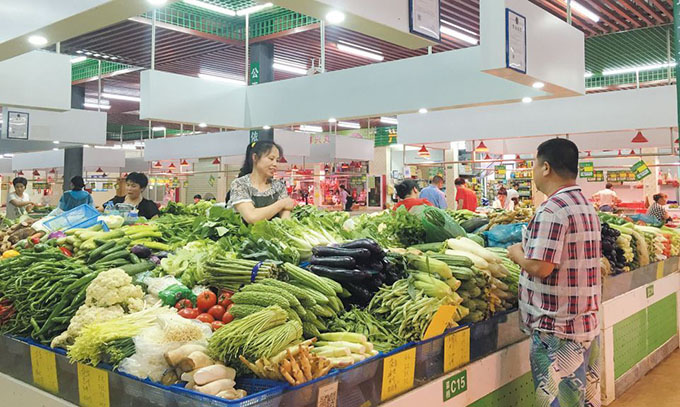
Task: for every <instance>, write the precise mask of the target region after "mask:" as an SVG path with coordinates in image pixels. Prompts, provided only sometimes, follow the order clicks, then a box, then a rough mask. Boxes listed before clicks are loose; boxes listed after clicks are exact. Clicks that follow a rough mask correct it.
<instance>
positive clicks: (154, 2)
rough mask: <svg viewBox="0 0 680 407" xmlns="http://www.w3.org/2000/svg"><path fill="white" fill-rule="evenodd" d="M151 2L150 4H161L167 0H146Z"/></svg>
mask: <svg viewBox="0 0 680 407" xmlns="http://www.w3.org/2000/svg"><path fill="white" fill-rule="evenodd" d="M146 1H148V2H149V4H151V5H152V6H162V5H163V4H165V3H166V2H167V1H168V0H146Z"/></svg>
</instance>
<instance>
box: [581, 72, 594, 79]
mask: <svg viewBox="0 0 680 407" xmlns="http://www.w3.org/2000/svg"><path fill="white" fill-rule="evenodd" d="M583 77H584V78H592V77H593V73H592V72H586V73H584V74H583Z"/></svg>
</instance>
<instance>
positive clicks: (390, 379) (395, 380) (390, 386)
mask: <svg viewBox="0 0 680 407" xmlns="http://www.w3.org/2000/svg"><path fill="white" fill-rule="evenodd" d="M415 373H416V348H411V349H408V350H405V351H403V352H399V353H397V354H394V355H392V356H388V357H386V358H385V360H383V377H382V392H381V394H380V400H381V401H385V400H387V399H390V398H392V397H394V396H396V395H398V394H401V393H403V392H405V391H407V390H410V389H411V388H412V387H413V379H414V377H415Z"/></svg>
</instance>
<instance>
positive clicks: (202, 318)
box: [196, 312, 215, 324]
mask: <svg viewBox="0 0 680 407" xmlns="http://www.w3.org/2000/svg"><path fill="white" fill-rule="evenodd" d="M196 320H198V321H201V322H205V323H208V324H209V323H211V322H213V321H215V318H213V316H212V315H210V314H208V313H207V312H204V313H202V314H200V315H199V316H197V317H196Z"/></svg>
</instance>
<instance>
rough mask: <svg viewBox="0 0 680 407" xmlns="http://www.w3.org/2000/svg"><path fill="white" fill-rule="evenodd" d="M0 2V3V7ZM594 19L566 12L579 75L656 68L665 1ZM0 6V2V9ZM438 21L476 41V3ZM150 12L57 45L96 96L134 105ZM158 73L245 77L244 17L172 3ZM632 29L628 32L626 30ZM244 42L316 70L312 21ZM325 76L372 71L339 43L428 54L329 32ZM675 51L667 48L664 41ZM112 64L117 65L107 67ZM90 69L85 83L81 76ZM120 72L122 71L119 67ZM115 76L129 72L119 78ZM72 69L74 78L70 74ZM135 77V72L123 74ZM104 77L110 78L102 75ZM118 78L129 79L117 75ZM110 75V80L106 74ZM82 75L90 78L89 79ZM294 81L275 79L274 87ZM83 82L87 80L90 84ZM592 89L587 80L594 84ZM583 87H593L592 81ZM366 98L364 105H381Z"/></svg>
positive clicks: (590, 1) (454, 44) (280, 25)
mask: <svg viewBox="0 0 680 407" xmlns="http://www.w3.org/2000/svg"><path fill="white" fill-rule="evenodd" d="M1 1H2V0H0V2H1ZM203 1H205V2H208V3H212V4H215V5H219V6H222V7H227V8H230V9H232V10H239V9H243V8H246V7H250V6H252V5H254V4H257V2H255V1H253V0H203ZM530 1H531V2H532V3H534V4H536V5H538V6H540V7H542V8H544V9H546V10H547V11H549V12H550V13H552V14H554V15H556V16H557V17H559V18H561V19H566V3H565V0H530ZM579 2H580V3H581V4H582V5H584V6H585V7H587V8H589V9H590V10H592V11H593V12H594V13H596V14H597V15H598V16H599V17H600V21H599V22H597V23H596V22H593V21H591V20H590V19H588V18H586V17H584V16H583V15H581V14H578V13H575V12H574V13H572V17H573V20H572V23H573V25H574V26H575V27H577V28H578V29H580V30H582V31H583V32H584V33H585V35H586V37H587V39H586V69H587V70H589V71H591V72H594V73H595V74H596V79H597V77H598V76H599V73H600V72H601V71H602V69H605V68H608V67H620V66H631V65H640V64H649V63H658V62H663V61H665V60H666V57H667V45H666V35H667V31H668V30H669V29H671V27H670V26H669V23H671V22H672V3H671V0H579ZM0 4H1V3H0ZM441 11H442V16H441V19H442V21H443V22H445V23H449V24H452V25H454V28H455V29H456V30H458V31H461V32H463V33H465V34H467V35H470V36H472V37H475V38H478V37H479V0H441ZM150 16H151V13H150V12H149V13H146V14H144V15H142V16H139V17H135V18H132V19H128V20H125V21H122V22H119V23H117V24H114V25H111V26H109V27H106V28H103V29H100V30H97V31H93V32H90V33H88V34H85V35H81V36H78V37H75V38H72V39H70V40H67V41H63V42H62V43H61V50H62V52H65V53H69V54H72V55H76V52H78V51H80V52H83V53H84V52H91V53H93V54H95V53H96V54H100V55H101V56H100V57H99V58H100V59H103V58H106V59H105V60H103V61H104V63H103V66H106V67H107V69H109V71H106V70H105V71H103V72H104V73H105V74H106V75H103V78H104V79H103V80H102V86H103V92H110V93H121V94H126V95H131V96H137V95H138V94H139V72H138V71H134V70H141V69H148V68H149V67H150V65H151V27H150V21H151V20H150ZM157 21H158V25H157V30H156V54H155V57H156V58H155V68H156V69H157V70H162V71H167V72H173V73H178V74H183V75H189V76H197V75H198V74H199V73H203V74H211V75H217V76H224V77H231V78H243V77H244V71H245V47H244V45H243V44H244V42H243V37H244V32H245V27H244V22H243V18H242V17H228V16H224V15H221V14H217V13H214V12H212V11H206V10H204V9H200V8H196V7H194V6H190V5H187V4H185V3H182V2H177V3H175V4H172V5H170V6H167V7H165V8H163V9H160V10H158V12H157ZM630 30H635V31H630ZM250 34H251V35H250V37H251V38H250V43H251V44H253V43H257V42H261V41H268V42H271V43H273V44H274V56H275V59H276V60H280V61H284V62H287V63H290V64H295V65H299V66H300V67H303V68H309V67H311V66H312V61H313V60H314V64H316V65H318V63H319V62H318V61H319V58H320V30H319V23H318V21H317V20H315V19H314V18H311V17H307V16H304V15H301V14H299V13H295V12H292V11H289V10H286V9H282V8H280V7H276V6H274V7H271V8H269V9H266V10H265V11H262V12H259V13H256V14H253V15H252V16H251V17H250ZM325 35H326V47H325V49H326V70H328V71H335V70H341V69H348V68H352V67H358V66H362V65H367V64H369V63H376V62H374V61H372V60H370V59H366V58H362V57H357V56H354V55H350V54H347V53H344V52H340V51H339V50H338V49H337V48H336V44H337V42H338V41H346V42H348V43H352V44H355V45H358V46H362V47H366V48H370V49H372V50H376V51H378V52H380V53H382V54H383V56H384V61H393V60H397V59H403V58H409V57H414V56H419V55H424V54H426V53H427V52H428V51H427V49H420V50H410V49H407V48H404V47H400V46H398V45H395V44H391V43H388V42H385V41H382V40H379V39H376V38H372V37H369V36H367V35H364V34H361V33H358V32H354V31H351V30H348V29H344V28H342V27H338V26H327V27H326V31H325ZM671 42H672V41H671ZM468 46H471V44H469V43H466V42H464V41H461V40H459V39H456V38H452V37H448V36H443V40H442V42H441V44H439V45H437V46H435V47H433V50H432V51H433V52H443V51H449V50H453V49H458V48H464V47H468ZM111 59H115V64H112V63H111ZM85 64H90V67H89V69H90V71H89V72H90V74H88V73H87V72H86V70H85V69H84V68H83V67H84V65H85ZM117 64H121V65H117ZM95 66H96V64H94V65H92V62H91V61H86V62H81V63H79V64H74V81H75V82H74V83H82V86H84V87H85V88H86V92H87V94H88V95H89V96H92V95H96V92H97V81H96V80H94V79H95V78H96V75H97V72H96V70H95V71H92V69H93V67H95ZM122 69H127V71H123V70H122ZM76 70H79V71H78V72H79V74H78V75H75V72H76ZM131 70H132V72H130V71H131ZM107 72H108V73H107ZM119 72H127V73H122V74H117V73H119ZM112 73H113V74H117V75H115V76H111V77H109V75H111V74H112ZM88 75H89V76H88ZM294 76H295V75H293V74H289V73H283V72H280V71H275V80H282V79H288V78H291V77H294ZM88 79H90V80H89V81H88ZM591 80H594V79H591ZM589 81H590V80H589ZM379 96H380V95H372V96H371V97H379ZM111 105H112V108H111V109H110V110H109V122H110V123H115V124H127V125H139V126H144V125H145V124H146V123H145V122H142V121H140V120H139V119H138V113H137V110H138V109H139V106H138V103H136V102H125V101H118V100H116V101H112V102H111Z"/></svg>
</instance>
